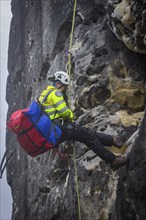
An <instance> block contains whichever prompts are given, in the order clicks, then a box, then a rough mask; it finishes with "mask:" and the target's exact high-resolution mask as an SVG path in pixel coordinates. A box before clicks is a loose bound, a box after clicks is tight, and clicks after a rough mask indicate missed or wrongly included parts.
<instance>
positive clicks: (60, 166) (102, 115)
mask: <svg viewBox="0 0 146 220" xmlns="http://www.w3.org/2000/svg"><path fill="white" fill-rule="evenodd" d="M73 4H74V1H73V0H54V1H53V0H23V1H21V0H12V3H11V6H12V14H13V17H12V22H11V28H10V42H9V52H8V71H9V76H8V80H7V95H6V99H7V102H8V106H9V109H8V117H9V116H10V114H11V113H12V112H13V111H15V110H16V109H18V108H21V109H23V108H25V107H27V106H28V105H29V103H30V102H31V101H32V100H33V99H35V98H36V97H37V96H38V94H39V92H40V91H41V90H42V89H44V88H45V87H46V86H47V85H48V83H49V82H48V79H47V78H48V76H50V75H52V73H54V72H55V71H57V70H65V67H66V63H67V57H66V50H68V49H69V41H70V32H71V24H72V14H73ZM145 6H146V2H145V0H141V1H135V0H131V1H130V0H129V1H128V0H125V1H124V0H123V1H118V0H113V1H111V0H103V1H100V0H90V1H88V0H77V12H76V19H75V31H74V36H73V48H72V51H71V53H72V74H71V80H72V85H71V89H70V92H69V95H70V101H71V103H72V106H75V108H74V111H75V114H76V117H77V123H80V124H82V125H84V126H86V127H89V128H91V129H93V130H94V131H100V132H105V133H110V134H121V133H122V132H123V131H124V130H128V131H129V137H128V138H127V143H126V146H127V148H128V149H127V148H126V147H125V146H123V147H122V149H121V150H120V151H117V149H115V148H114V147H112V148H111V150H112V151H114V152H115V153H125V150H126V153H128V152H131V153H130V161H129V164H128V165H127V166H126V167H123V168H121V169H120V170H119V171H116V172H113V171H112V170H111V168H110V167H109V165H108V164H106V163H105V162H104V161H102V160H101V159H100V158H99V157H97V156H96V155H95V154H94V153H93V152H92V151H90V150H89V149H88V148H87V147H86V146H84V145H83V144H80V143H76V144H75V145H74V148H75V150H76V163H77V170H78V181H79V192H80V204H79V205H78V204H77V192H76V187H75V185H76V184H75V172H74V169H75V168H74V163H73V158H71V159H69V160H68V161H64V160H61V159H60V158H58V157H57V156H56V155H54V154H53V152H48V153H45V154H43V155H41V156H38V157H36V158H31V157H29V156H28V155H27V154H26V153H25V152H24V151H23V150H22V149H21V147H20V146H19V145H18V143H17V141H16V138H15V137H14V135H13V134H12V133H11V132H10V131H8V130H7V140H6V142H7V143H6V144H7V149H8V150H9V151H10V152H11V151H12V149H13V148H14V147H15V148H16V149H17V151H16V152H15V155H14V156H13V157H12V159H11V160H10V162H9V164H8V166H7V180H8V183H9V185H10V186H11V189H12V197H13V214H12V220H42V219H44V220H77V219H78V207H79V206H80V208H81V217H82V220H103V219H104V220H123V219H124V220H126V219H127V220H136V219H137V220H138V219H139V220H144V219H145V217H146V178H145V172H146V157H145V154H146V149H145V142H146V115H145V114H144V109H145V104H146V92H145V88H146V55H145V54H146V44H145V36H146V28H145V25H146V23H145V14H146V8H145ZM134 131H135V133H134V134H133V136H132V137H130V134H132V133H133V132H134ZM61 147H62V150H67V151H68V152H69V153H70V154H71V155H72V152H73V150H72V148H73V146H72V144H71V143H64V144H63V145H62V146H61Z"/></svg>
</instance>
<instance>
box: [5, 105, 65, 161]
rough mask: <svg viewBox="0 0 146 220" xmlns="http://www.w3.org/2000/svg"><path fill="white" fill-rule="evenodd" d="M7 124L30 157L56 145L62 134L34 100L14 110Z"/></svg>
mask: <svg viewBox="0 0 146 220" xmlns="http://www.w3.org/2000/svg"><path fill="white" fill-rule="evenodd" d="M7 126H8V127H9V128H10V129H12V131H13V132H14V133H15V134H16V135H17V139H18V141H19V143H20V144H21V146H22V147H23V149H24V150H25V151H26V152H27V153H28V154H29V155H30V156H32V157H35V156H37V155H39V154H42V153H44V152H46V151H48V150H50V149H52V148H53V147H54V146H56V145H58V143H59V140H60V137H61V134H62V131H61V129H60V128H59V127H58V126H57V125H56V124H54V123H53V122H52V121H51V120H50V118H49V116H48V115H46V114H45V113H43V112H42V109H41V107H40V105H39V104H38V103H37V102H35V101H34V102H32V103H31V105H30V107H29V108H26V109H23V110H17V111H15V112H14V113H13V114H12V115H11V117H10V119H9V121H8V122H7Z"/></svg>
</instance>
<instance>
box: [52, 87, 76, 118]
mask: <svg viewBox="0 0 146 220" xmlns="http://www.w3.org/2000/svg"><path fill="white" fill-rule="evenodd" d="M51 96H52V100H53V105H54V106H55V108H56V110H57V113H58V114H59V115H60V117H62V118H64V119H69V120H71V121H72V120H73V119H74V114H73V112H72V111H71V110H70V109H69V108H68V106H67V104H66V101H65V100H64V97H63V94H62V93H61V92H60V91H59V90H55V91H53V92H52V94H51Z"/></svg>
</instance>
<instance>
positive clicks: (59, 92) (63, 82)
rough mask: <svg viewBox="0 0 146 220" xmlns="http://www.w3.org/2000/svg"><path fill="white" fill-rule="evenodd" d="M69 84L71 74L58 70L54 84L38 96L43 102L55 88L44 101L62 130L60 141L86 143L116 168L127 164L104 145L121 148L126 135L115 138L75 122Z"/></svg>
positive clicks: (45, 106) (52, 117) (53, 119)
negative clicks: (69, 98) (69, 105)
mask: <svg viewBox="0 0 146 220" xmlns="http://www.w3.org/2000/svg"><path fill="white" fill-rule="evenodd" d="M68 86H69V76H68V74H67V73H66V72H63V71H58V72H56V73H55V74H54V76H53V78H52V85H49V86H48V87H47V89H46V90H43V91H42V93H41V95H40V96H39V98H38V101H39V102H40V103H41V102H42V100H43V98H44V96H45V95H46V94H47V93H48V91H49V90H53V91H52V92H51V93H50V95H49V96H48V97H47V99H46V101H45V102H44V103H43V108H44V110H45V112H46V113H47V114H48V115H49V117H50V119H51V120H52V121H54V123H56V124H57V125H58V126H59V127H60V128H61V130H62V136H61V140H60V143H62V142H63V141H66V140H74V141H79V142H81V143H84V144H85V145H86V146H87V147H88V148H90V149H91V150H93V151H94V153H95V154H97V155H98V156H99V157H100V158H101V159H102V160H104V161H105V162H106V163H109V164H110V166H111V168H112V169H113V170H114V169H115V170H116V169H118V168H119V167H120V166H122V165H125V164H126V162H127V158H126V157H123V156H116V155H114V154H113V153H112V152H110V151H109V150H107V149H106V148H105V147H104V146H112V145H114V146H116V147H118V148H120V147H121V146H122V144H123V141H124V139H125V137H124V138H123V137H122V139H121V138H119V137H118V138H113V137H112V136H111V135H107V134H103V133H96V132H93V131H92V130H90V129H88V128H85V127H83V126H80V125H77V124H76V123H75V122H74V114H73V112H72V110H70V109H69V107H68V104H67V100H66V98H65V94H66V91H67V87H68Z"/></svg>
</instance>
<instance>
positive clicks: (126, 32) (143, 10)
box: [107, 0, 146, 54]
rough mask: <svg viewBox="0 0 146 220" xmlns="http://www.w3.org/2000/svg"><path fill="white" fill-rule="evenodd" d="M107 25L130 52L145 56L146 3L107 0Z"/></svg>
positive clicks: (143, 1)
mask: <svg viewBox="0 0 146 220" xmlns="http://www.w3.org/2000/svg"><path fill="white" fill-rule="evenodd" d="M107 2H108V4H107V14H108V18H109V24H110V27H111V29H112V31H113V32H114V33H115V34H116V36H117V38H118V39H120V40H122V41H123V42H124V43H125V45H126V46H127V47H128V48H129V49H130V50H132V51H134V52H137V53H143V54H146V1H145V0H139V1H137V0H122V1H121V0H113V1H111V0H108V1H107Z"/></svg>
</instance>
